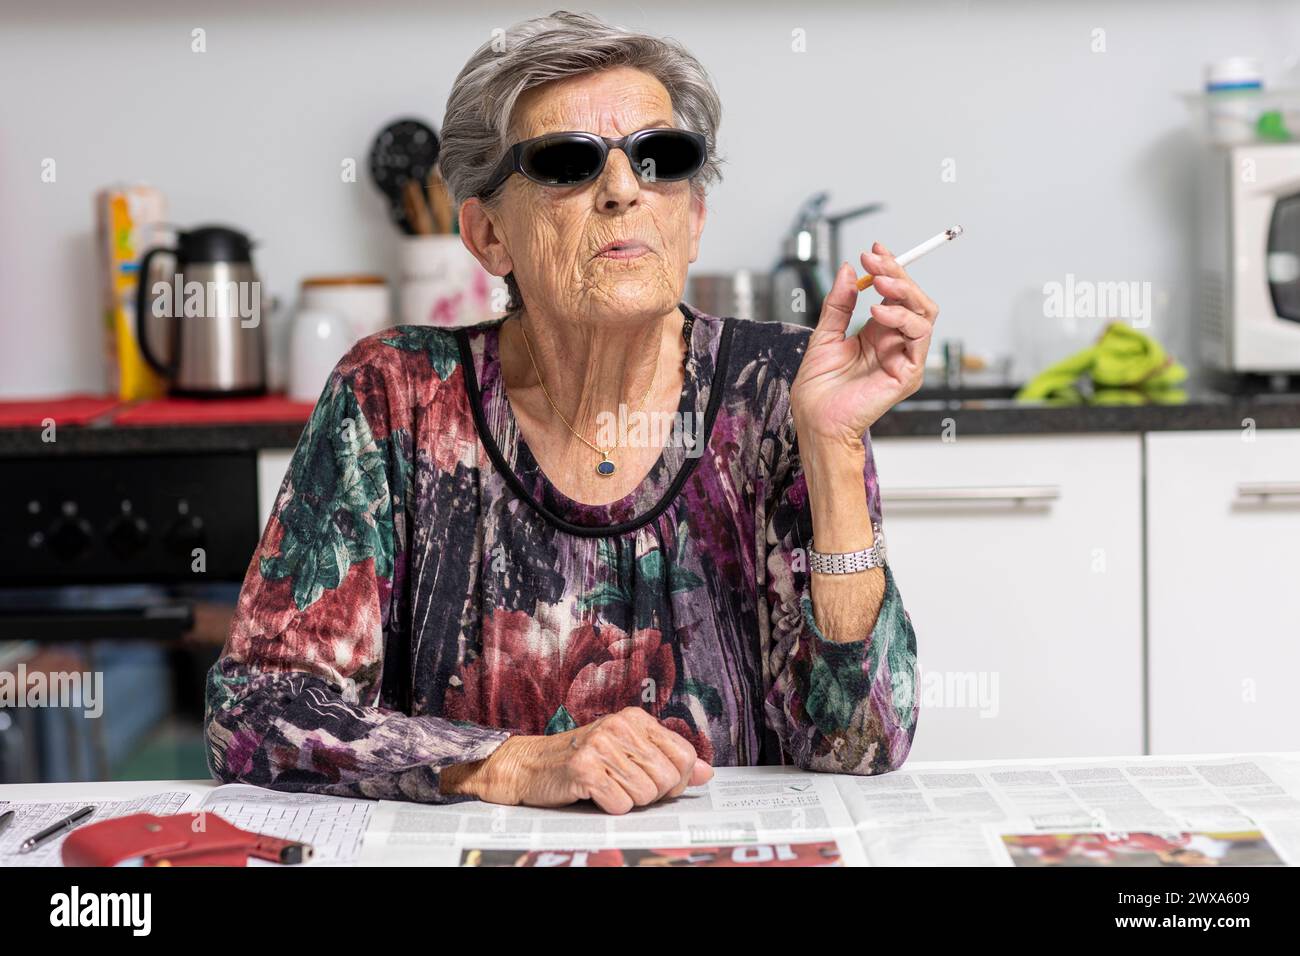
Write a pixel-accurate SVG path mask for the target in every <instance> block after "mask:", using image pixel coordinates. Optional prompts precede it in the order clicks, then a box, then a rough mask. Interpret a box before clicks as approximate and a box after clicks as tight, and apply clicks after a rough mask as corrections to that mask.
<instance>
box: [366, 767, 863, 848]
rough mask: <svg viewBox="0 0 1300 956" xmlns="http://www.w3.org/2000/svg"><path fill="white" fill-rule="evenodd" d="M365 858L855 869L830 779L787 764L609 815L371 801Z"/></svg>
mask: <svg viewBox="0 0 1300 956" xmlns="http://www.w3.org/2000/svg"><path fill="white" fill-rule="evenodd" d="M359 862H361V863H362V864H363V865H364V864H367V863H371V864H383V865H389V866H392V865H399V866H400V865H417V866H418V865H425V866H427V865H430V864H434V865H437V864H441V865H456V866H560V867H567V866H582V867H586V866H726V867H756V866H757V867H768V866H809V865H813V866H860V865H862V864H863V863H864V862H865V860H864V859H863V856H862V851H861V846H860V843H859V841H858V838H857V834H856V832H855V829H854V825H853V821H852V819H851V818H850V816H849V814H848V810H847V808H846V807H845V805H844V802H843V800H842V799H841V797H840V794H839V791H838V789H837V788H836V785H835V778H834V777H833V776H828V775H826V774H817V773H809V772H804V771H799V770H796V769H794V768H787V767H746V768H735V767H719V768H717V769H716V770H715V773H714V777H713V779H712V780H710V781H709V782H708V783H707V784H704V785H703V786H699V787H692V788H690V789H689V790H687V791H686V792H685V793H684V794H682V796H680V797H678V798H677V799H675V800H666V801H663V802H662V803H657V804H651V805H650V806H647V807H642V808H640V809H638V810H636V811H634V812H632V813H628V814H625V815H622V816H613V815H610V814H607V813H605V812H604V811H602V810H600V809H599V808H597V807H596V806H594V805H590V804H584V805H581V806H576V807H566V808H563V809H532V808H527V807H503V806H496V805H493V804H486V803H480V802H477V801H472V802H466V803H458V804H451V805H449V806H428V805H419V804H409V803H392V802H388V801H381V802H380V803H379V805H378V806H377V807H376V810H375V813H374V816H373V817H372V819H371V821H370V828H369V830H368V831H367V833H366V838H365V846H364V848H363V850H362V853H361V858H360V861H359Z"/></svg>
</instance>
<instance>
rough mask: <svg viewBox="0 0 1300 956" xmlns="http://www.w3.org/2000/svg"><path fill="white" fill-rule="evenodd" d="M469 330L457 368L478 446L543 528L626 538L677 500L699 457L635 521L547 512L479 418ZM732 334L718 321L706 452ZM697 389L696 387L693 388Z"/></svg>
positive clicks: (460, 332)
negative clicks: (600, 521)
mask: <svg viewBox="0 0 1300 956" xmlns="http://www.w3.org/2000/svg"><path fill="white" fill-rule="evenodd" d="M677 308H678V309H680V310H681V313H682V315H684V316H685V317H686V321H687V322H688V323H694V322H695V316H694V315H692V314H691V313H690V311H689V310H688V308H687V306H686V304H685V303H681V302H679V303H678V305H677ZM469 331H470V330H469V329H468V328H465V327H463V326H462V327H460V328H457V329H455V336H456V345H457V347H458V348H459V350H460V364H461V369H462V370H463V373H464V376H465V391H466V393H467V395H468V397H469V407H470V412H471V414H472V415H473V416H474V428H475V430H476V431H477V432H478V438H479V442H480V443H481V444H482V445H483V448H484V450H486V451H487V454H488V458H490V459H491V460H492V464H493V466H494V467H495V468H496V470H497V471H499V472H500V473H501V477H502V478H503V479H504V480H505V482H506V484H507V485H508V486H509V487H510V490H511V491H513V492H514V493H515V495H516V496H517V497H518V498H519V499H520V500H521V501H523V502H524V503H526V504H527V505H528V506H529V507H530V508H532V509H533V511H535V512H536V513H537V514H538V516H540V517H541V518H542V520H543V521H545V522H546V523H547V524H549V525H551V526H552V527H554V528H556V529H558V530H560V531H563V532H565V533H566V534H571V535H574V536H575V537H580V538H607V537H612V536H614V535H620V534H627V533H628V532H629V531H635V530H637V529H638V528H641V527H644V526H645V525H647V524H649V523H650V522H651V521H654V520H655V519H656V518H658V517H659V516H660V515H661V514H663V513H664V511H666V510H667V509H668V506H669V505H670V504H672V503H673V501H674V500H675V499H676V498H677V496H678V495H679V494H680V493H681V490H682V488H683V487H685V485H686V482H687V480H688V479H689V478H690V477H691V475H692V473H694V471H695V468H696V466H697V465H698V464H699V462H700V459H701V458H703V457H704V455H703V454H699V455H694V456H691V457H688V458H687V459H686V461H685V462H684V463H683V465H682V467H681V468H680V469H679V470H678V472H677V476H676V477H675V478H674V479H673V482H672V484H671V485H669V486H668V490H667V491H665V492H664V494H663V497H661V498H660V499H659V500H658V501H657V502H655V504H654V505H653V506H652V507H650V508H649V509H648V510H646V511H645V512H643V513H642V514H639V515H637V516H635V517H632V518H628V519H627V520H626V521H620V522H618V523H616V524H610V525H587V524H577V523H576V522H573V521H569V520H568V519H566V518H562V517H560V516H559V515H557V514H555V512H553V511H551V510H550V509H549V508H547V507H546V506H545V505H543V504H542V503H541V502H540V501H538V500H537V499H536V498H535V497H534V496H533V495H532V494H531V493H530V492H529V491H528V489H527V488H525V487H524V484H523V482H522V481H520V480H519V476H518V475H516V474H515V472H514V469H513V468H511V467H510V466H509V465H508V464H507V462H506V459H505V456H504V455H503V454H502V453H501V449H500V448H499V447H497V443H496V439H495V438H493V437H492V431H491V429H489V428H488V424H487V419H486V418H485V417H484V414H483V394H482V392H481V391H480V389H479V383H478V370H477V369H476V368H475V367H474V353H473V350H472V349H471V348H470V342H469ZM734 331H735V320H734V319H732V318H731V317H727V318H724V319H723V320H722V333H721V335H720V336H719V338H718V355H717V358H716V359H715V361H714V363H713V377H712V379H711V380H710V382H709V404H708V406H707V408H706V409H705V412H704V435H703V438H702V441H703V442H704V447H705V448H708V445H709V441H710V439H711V437H712V435H713V421H714V419H715V418H716V417H717V414H718V409H719V407H721V405H722V394H723V392H725V391H726V384H727V366H728V363H729V361H730V357H731V337H732V333H733V332H734ZM697 388H698V385H697Z"/></svg>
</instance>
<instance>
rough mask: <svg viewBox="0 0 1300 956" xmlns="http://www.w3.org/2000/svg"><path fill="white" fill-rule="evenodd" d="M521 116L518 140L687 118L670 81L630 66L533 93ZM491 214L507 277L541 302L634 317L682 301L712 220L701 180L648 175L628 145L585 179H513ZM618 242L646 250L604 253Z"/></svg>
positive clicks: (523, 100)
mask: <svg viewBox="0 0 1300 956" xmlns="http://www.w3.org/2000/svg"><path fill="white" fill-rule="evenodd" d="M513 123H514V128H513V130H512V132H511V138H510V141H511V142H512V143H514V142H519V141H520V140H524V139H529V138H531V137H534V136H540V135H542V134H544V133H553V132H563V131H566V130H585V131H587V132H591V133H597V134H599V135H601V136H607V137H611V138H613V137H619V136H626V135H627V134H628V133H634V132H636V131H637V130H639V129H645V128H647V127H651V126H675V125H677V124H676V123H675V122H674V119H673V109H672V100H671V98H670V97H669V95H668V91H667V90H666V89H664V86H663V84H661V83H660V82H659V81H658V80H656V79H655V78H654V77H652V76H650V75H649V74H648V73H645V72H643V71H641V70H636V69H631V68H628V67H619V68H615V69H610V70H606V71H603V72H601V73H597V74H591V75H587V76H581V77H574V78H572V79H566V80H557V81H555V82H553V83H547V84H544V85H543V86H539V87H535V88H533V89H531V90H528V91H527V92H526V93H525V94H524V95H523V96H521V97H520V98H519V100H518V102H517V104H516V107H515V112H514V117H513ZM470 202H477V200H470ZM485 212H486V216H487V218H488V219H489V220H490V221H491V224H492V230H491V233H492V234H491V236H490V238H489V239H488V240H487V241H485V242H483V243H481V245H480V250H479V251H480V255H481V256H482V258H483V259H484V260H486V261H485V265H487V266H488V268H489V270H490V271H491V272H492V273H493V274H495V275H506V274H507V273H509V272H511V271H512V270H513V271H514V274H515V280H516V281H517V282H518V283H519V288H520V290H521V292H522V293H523V297H524V300H525V301H526V302H527V303H528V307H529V309H530V311H537V312H540V313H542V314H544V315H550V316H555V317H558V318H563V319H566V320H574V321H578V322H584V323H601V324H605V325H611V324H617V325H624V326H630V325H633V324H635V323H636V322H638V321H646V320H649V319H653V318H658V317H660V316H662V315H665V314H666V313H669V312H671V311H672V310H673V309H674V308H676V306H677V303H678V302H679V301H680V300H681V297H682V291H683V289H684V288H685V284H686V270H687V266H688V265H689V264H690V263H691V262H694V261H695V257H696V255H697V253H698V250H699V240H700V233H701V231H702V230H703V228H704V219H705V210H704V204H703V201H702V200H699V199H696V198H695V197H694V196H693V195H692V192H691V188H690V183H689V182H687V181H682V182H648V181H646V180H645V179H643V178H642V177H641V176H640V175H638V173H637V171H636V170H635V169H634V168H633V166H632V165H631V163H630V162H629V160H628V158H627V155H626V154H625V153H624V152H623V151H622V150H617V149H615V150H610V153H609V159H608V160H607V161H606V163H605V168H604V169H603V170H602V171H601V175H600V177H599V178H598V179H596V180H595V181H593V182H590V183H584V184H582V185H580V186H543V185H541V184H539V183H534V182H532V181H531V180H529V179H528V178H526V177H525V176H523V175H520V174H516V175H514V176H511V177H510V179H509V180H507V181H506V184H505V186H504V187H503V188H502V189H501V190H500V192H499V193H498V201H497V203H496V204H495V205H494V206H493V207H491V208H486V207H485ZM485 234H486V233H485ZM618 241H625V242H626V241H630V242H639V243H643V244H644V245H645V247H646V249H645V251H644V252H643V253H642V254H640V255H635V256H629V255H628V254H626V253H624V254H619V253H617V252H614V253H605V254H602V252H601V250H602V248H603V247H605V246H606V245H607V244H609V243H612V242H618Z"/></svg>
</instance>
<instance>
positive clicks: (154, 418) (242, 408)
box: [113, 395, 313, 425]
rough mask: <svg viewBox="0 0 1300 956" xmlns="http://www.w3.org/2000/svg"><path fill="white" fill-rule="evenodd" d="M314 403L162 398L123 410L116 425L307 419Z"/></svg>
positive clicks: (279, 397) (276, 397)
mask: <svg viewBox="0 0 1300 956" xmlns="http://www.w3.org/2000/svg"><path fill="white" fill-rule="evenodd" d="M312 408H313V403H312V402H294V401H290V400H289V399H287V398H285V397H284V396H283V395H264V396H261V397H258V398H159V399H155V400H154V401H150V402H141V403H140V404H139V405H135V406H133V407H131V408H127V409H124V410H123V411H121V412H119V413H118V414H117V415H116V416H115V417H114V419H113V422H114V424H116V425H221V424H254V423H274V422H305V421H307V419H308V418H310V417H311V411H312Z"/></svg>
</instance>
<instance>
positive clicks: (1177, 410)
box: [871, 391, 1300, 438]
mask: <svg viewBox="0 0 1300 956" xmlns="http://www.w3.org/2000/svg"><path fill="white" fill-rule="evenodd" d="M949 420H951V421H952V422H953V423H954V427H955V429H956V432H957V434H962V435H1062V434H1079V433H1084V432H1151V431H1201V430H1214V429H1240V428H1243V427H1244V426H1245V423H1246V422H1247V421H1248V420H1249V421H1253V422H1254V423H1255V427H1256V428H1300V394H1297V393H1285V394H1277V395H1253V396H1235V395H1225V394H1223V393H1220V392H1212V391H1203V392H1192V393H1190V394H1189V396H1188V400H1187V401H1186V402H1183V403H1181V404H1178V405H1154V404H1153V405H1041V404H1031V403H1026V402H1017V401H1015V400H1013V399H985V400H979V401H927V400H909V401H905V402H903V403H901V404H900V405H898V406H897V407H896V408H893V409H891V410H890V411H889V412H888V413H887V414H886V415H885V416H884V417H883V418H881V419H880V421H878V422H877V423H876V424H875V426H873V427H872V429H871V434H872V435H875V436H877V437H880V438H885V437H889V438H894V437H908V436H926V435H938V434H941V433H942V432H943V430H944V429H945V428H946V427H948V425H947V423H948V421H949Z"/></svg>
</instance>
